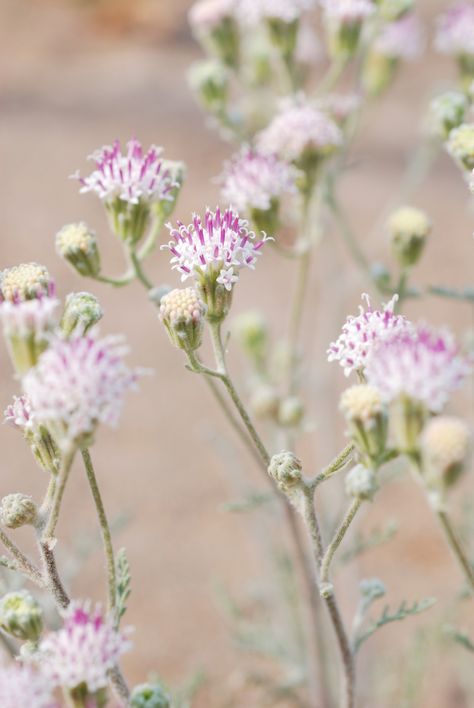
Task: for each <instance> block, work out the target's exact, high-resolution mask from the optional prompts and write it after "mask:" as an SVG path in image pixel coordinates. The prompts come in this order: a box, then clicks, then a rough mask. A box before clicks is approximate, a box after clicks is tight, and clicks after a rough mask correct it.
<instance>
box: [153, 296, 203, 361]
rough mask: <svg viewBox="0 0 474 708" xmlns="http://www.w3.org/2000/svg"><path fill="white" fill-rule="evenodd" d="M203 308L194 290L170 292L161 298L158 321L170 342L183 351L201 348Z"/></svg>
mask: <svg viewBox="0 0 474 708" xmlns="http://www.w3.org/2000/svg"><path fill="white" fill-rule="evenodd" d="M204 314H205V306H204V304H203V302H202V301H201V300H200V299H199V297H198V295H197V292H196V290H195V289H194V288H184V289H182V290H180V289H179V288H177V289H175V290H171V292H169V293H168V294H167V295H164V296H163V297H162V298H161V303H160V320H161V321H162V322H163V324H164V326H165V328H166V331H167V332H168V335H169V338H170V340H171V342H172V343H173V344H174V345H175V346H176V347H178V348H179V349H184V351H195V350H196V349H198V348H199V347H200V346H201V341H202V330H203V326H204Z"/></svg>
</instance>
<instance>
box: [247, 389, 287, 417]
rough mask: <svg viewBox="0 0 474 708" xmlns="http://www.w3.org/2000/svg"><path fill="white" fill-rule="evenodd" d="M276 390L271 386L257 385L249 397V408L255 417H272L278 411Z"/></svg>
mask: <svg viewBox="0 0 474 708" xmlns="http://www.w3.org/2000/svg"><path fill="white" fill-rule="evenodd" d="M279 400H280V399H279V396H278V392H277V391H276V390H275V389H274V388H273V386H268V385H265V384H264V385H261V386H257V387H256V388H255V389H254V391H253V392H252V395H251V397H250V408H251V409H252V412H253V414H254V415H255V417H256V418H263V419H265V418H274V417H275V416H276V414H277V412H278V403H279Z"/></svg>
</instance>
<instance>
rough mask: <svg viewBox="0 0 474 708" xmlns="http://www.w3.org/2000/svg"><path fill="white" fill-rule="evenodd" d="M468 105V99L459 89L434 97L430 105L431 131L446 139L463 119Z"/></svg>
mask: <svg viewBox="0 0 474 708" xmlns="http://www.w3.org/2000/svg"><path fill="white" fill-rule="evenodd" d="M468 107H469V103H468V100H467V98H466V96H465V95H464V94H463V93H461V92H460V91H446V93H442V94H441V95H440V96H437V97H436V98H434V99H433V100H432V101H431V105H430V118H431V125H432V130H433V132H434V133H435V134H436V135H439V136H440V137H441V138H443V139H446V138H447V137H448V136H449V133H450V132H451V131H452V130H453V129H454V128H457V127H458V126H460V125H461V123H462V122H463V121H464V116H465V114H466V111H467V109H468Z"/></svg>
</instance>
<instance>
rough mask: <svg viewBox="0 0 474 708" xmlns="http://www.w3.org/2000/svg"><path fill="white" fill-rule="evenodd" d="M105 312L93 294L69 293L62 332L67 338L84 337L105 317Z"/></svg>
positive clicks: (62, 320)
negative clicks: (73, 336)
mask: <svg viewBox="0 0 474 708" xmlns="http://www.w3.org/2000/svg"><path fill="white" fill-rule="evenodd" d="M103 314H104V312H103V310H102V307H101V306H100V303H99V301H98V299H97V298H96V296H95V295H92V294H91V293H86V292H82V293H69V295H68V296H67V298H66V304H65V306H64V312H63V316H62V318H61V330H62V331H63V332H64V334H65V335H66V336H67V337H70V336H72V335H73V334H77V335H84V334H85V333H86V332H87V331H88V330H89V329H90V328H91V327H93V326H94V325H95V324H97V322H99V320H101V319H102V317H103Z"/></svg>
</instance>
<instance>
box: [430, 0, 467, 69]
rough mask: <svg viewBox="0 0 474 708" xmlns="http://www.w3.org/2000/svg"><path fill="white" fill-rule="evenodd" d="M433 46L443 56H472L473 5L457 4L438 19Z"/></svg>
mask: <svg viewBox="0 0 474 708" xmlns="http://www.w3.org/2000/svg"><path fill="white" fill-rule="evenodd" d="M435 46H436V49H438V51H440V52H443V53H444V54H454V55H457V56H459V55H462V54H474V3H472V2H457V3H455V4H454V5H452V6H451V7H450V8H449V9H448V10H447V11H446V12H445V13H443V14H442V15H441V16H440V17H439V18H438V21H437V33H436V39H435Z"/></svg>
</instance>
